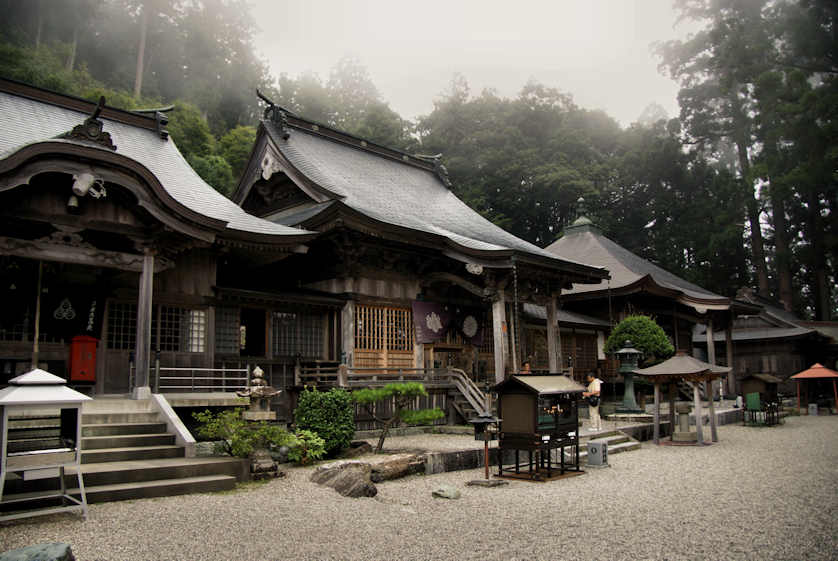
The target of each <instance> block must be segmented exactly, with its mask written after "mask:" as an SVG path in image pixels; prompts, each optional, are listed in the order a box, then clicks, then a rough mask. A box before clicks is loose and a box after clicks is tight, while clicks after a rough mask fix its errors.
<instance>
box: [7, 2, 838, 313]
mask: <svg viewBox="0 0 838 561" xmlns="http://www.w3.org/2000/svg"><path fill="white" fill-rule="evenodd" d="M0 10H2V13H3V14H4V17H3V18H2V20H0V76H2V77H5V78H10V79H14V80H20V81H23V82H27V83H30V84H33V85H36V86H39V87H42V88H46V89H50V90H54V91H59V92H63V93H67V94H71V95H76V96H80V97H83V98H86V99H91V100H96V99H98V97H99V96H100V95H104V96H105V97H106V98H107V102H108V104H109V105H111V106H115V107H121V108H124V109H129V110H131V109H139V108H150V107H158V108H159V107H164V106H170V105H171V106H173V109H172V110H171V111H170V112H169V116H170V124H169V131H170V133H171V137H172V139H173V140H174V141H175V143H176V144H177V146H178V148H179V149H180V151H181V153H182V154H183V155H184V157H185V158H186V159H187V161H188V162H189V163H190V165H192V167H193V168H194V169H195V170H196V171H197V172H198V173H199V174H200V175H201V177H202V178H204V180H205V181H207V183H209V184H210V185H212V186H213V187H215V188H216V189H217V190H219V191H220V192H222V193H224V194H225V195H228V196H229V195H230V194H232V192H233V190H234V189H235V186H236V184H237V181H238V178H239V176H240V174H241V173H242V171H243V169H244V167H245V166H246V164H247V159H248V157H249V154H250V150H251V148H252V144H253V140H254V138H255V136H256V131H257V128H256V127H257V126H258V124H259V119H260V117H261V112H262V110H263V107H262V106H261V105H260V101H259V100H258V98H257V97H256V95H255V90H256V88H259V89H260V90H261V91H262V92H264V93H265V94H266V95H267V96H268V97H269V98H271V99H272V100H274V101H275V102H277V103H278V104H280V105H282V106H283V107H285V108H286V109H287V110H289V111H292V112H295V113H297V114H299V115H301V116H303V117H305V118H308V119H312V120H315V121H318V122H320V123H323V124H324V125H326V126H331V127H334V128H338V129H341V130H345V131H347V132H349V133H351V134H355V135H358V136H361V137H363V138H366V139H368V140H370V141H372V142H377V143H379V144H382V145H386V146H389V147H392V148H396V149H399V150H403V151H407V152H410V153H423V154H437V153H441V154H442V155H443V162H444V164H445V166H446V167H447V169H448V171H449V173H450V177H451V179H452V187H451V188H452V190H453V191H454V192H455V193H456V194H457V195H458V196H459V197H460V198H462V199H463V200H464V201H465V202H466V203H468V204H469V205H470V206H471V207H472V208H474V209H475V210H477V211H478V212H480V213H482V214H483V215H484V216H486V217H487V218H488V219H490V220H492V221H494V222H495V223H497V224H499V225H500V226H502V227H503V228H505V229H507V230H509V231H510V232H512V233H514V234H516V235H518V236H520V237H522V238H524V239H527V240H529V241H531V242H533V243H535V244H537V245H540V246H542V247H543V246H546V245H548V244H550V243H551V242H552V241H553V240H554V239H556V238H557V237H558V236H559V235H560V234H561V231H562V229H563V228H564V226H566V225H567V224H569V223H570V222H572V221H573V220H574V219H575V218H576V217H577V216H578V214H579V211H580V208H579V205H578V203H577V200H578V199H579V198H580V197H584V199H585V201H586V208H587V211H586V212H587V215H588V216H589V218H591V219H592V220H594V221H595V222H596V224H597V225H598V226H599V227H600V228H601V229H602V230H603V232H604V233H605V234H606V235H607V236H608V237H610V238H611V239H613V240H615V241H616V242H617V243H619V244H621V245H623V246H624V247H626V248H627V249H629V250H631V251H633V252H635V253H637V254H639V255H641V256H643V257H645V258H647V259H649V260H651V261H653V262H655V263H657V264H658V265H660V266H662V267H663V268H665V269H667V270H669V271H671V272H673V273H675V274H677V275H679V276H682V277H684V278H686V279H688V280H690V281H692V282H695V283H696V284H699V285H701V286H704V287H705V288H707V289H710V290H712V291H714V292H717V293H719V294H723V295H726V296H735V294H736V292H737V290H739V289H740V288H744V287H751V288H753V289H755V290H756V291H757V292H759V294H761V295H762V296H765V297H770V298H774V299H776V300H777V301H778V302H780V303H781V304H782V305H783V306H784V307H785V308H786V309H787V310H789V311H794V312H796V313H798V314H800V315H802V316H803V317H809V318H815V319H821V320H828V319H832V318H838V289H836V284H838V282H836V281H838V274H836V272H837V271H836V269H837V268H836V249H837V248H838V214H836V207H838V134H836V133H837V132H838V131H836V113H838V34H836V33H835V30H836V29H837V28H836V23H838V3H836V2H834V0H675V1H674V2H672V3H671V4H670V3H669V2H668V1H664V0H619V1H618V0H578V1H575V0H567V1H562V2H547V1H544V2H537V1H532V0H520V1H519V2H516V3H514V4H509V3H504V4H501V3H500V2H496V1H494V0H484V1H482V2H476V1H471V0H465V1H450V0H449V1H448V2H440V1H437V0H429V1H427V2H423V3H422V4H416V3H406V2H398V1H394V0H391V1H389V2H386V1H383V0H353V1H352V2H339V1H325V0H309V1H303V0H283V1H267V0H265V1H257V2H246V1H243V0H0Z"/></svg>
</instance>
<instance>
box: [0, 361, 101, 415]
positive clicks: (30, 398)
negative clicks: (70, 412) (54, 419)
mask: <svg viewBox="0 0 838 561" xmlns="http://www.w3.org/2000/svg"><path fill="white" fill-rule="evenodd" d="M66 383H67V380H65V379H64V378H60V377H58V376H56V375H55V374H50V373H49V372H47V371H45V370H41V369H40V368H36V369H35V370H32V371H31V372H27V373H26V374H21V375H20V376H16V377H15V378H12V379H11V380H9V385H8V386H7V387H5V388H3V389H2V390H0V407H2V406H13V405H14V406H16V405H47V406H48V405H69V404H78V403H81V402H83V401H90V400H91V399H92V398H90V397H88V396H86V395H84V394H83V393H80V392H77V391H76V390H74V389H72V388H68V387H67V386H66V385H64V384H66Z"/></svg>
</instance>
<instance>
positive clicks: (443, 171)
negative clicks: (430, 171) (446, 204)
mask: <svg viewBox="0 0 838 561" xmlns="http://www.w3.org/2000/svg"><path fill="white" fill-rule="evenodd" d="M414 157H415V158H419V159H420V160H425V161H426V162H427V161H430V162H432V163H433V164H434V172H435V173H436V174H437V176H438V177H439V180H440V181H442V183H443V185H445V186H446V187H448V188H449V189H450V188H451V178H450V177H448V168H446V167H445V165H444V164H443V163H442V154H441V153H440V154H433V155H427V154H414Z"/></svg>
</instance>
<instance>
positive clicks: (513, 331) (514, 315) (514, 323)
mask: <svg viewBox="0 0 838 561" xmlns="http://www.w3.org/2000/svg"><path fill="white" fill-rule="evenodd" d="M517 305H518V304H517V303H516V302H512V303H510V304H509V311H510V312H511V314H508V315H507V316H506V317H507V318H508V320H507V322H506V325H508V326H509V328H510V329H509V334H510V337H509V339H510V343H511V344H510V345H509V351H508V352H509V354H508V355H507V356H510V357H511V361H512V367H511V368H510V369H509V371H510V372H512V373H515V372H518V370H519V369H520V368H521V360H522V359H521V357H519V356H518V353H519V352H520V350H521V349H519V348H518V342H519V341H520V340H521V339H520V337H519V336H518V335H519V334H518V317H519V314H518V310H517V309H516V308H515V306H517Z"/></svg>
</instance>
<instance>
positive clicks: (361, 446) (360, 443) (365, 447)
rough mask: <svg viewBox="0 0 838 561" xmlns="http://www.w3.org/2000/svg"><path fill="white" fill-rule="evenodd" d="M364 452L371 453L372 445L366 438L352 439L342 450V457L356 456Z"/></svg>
mask: <svg viewBox="0 0 838 561" xmlns="http://www.w3.org/2000/svg"><path fill="white" fill-rule="evenodd" d="M365 454H372V445H371V444H370V443H369V442H367V441H366V440H353V441H352V442H351V443H350V444H349V448H347V449H346V450H344V452H343V457H344V458H356V457H358V456H363V455H365Z"/></svg>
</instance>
